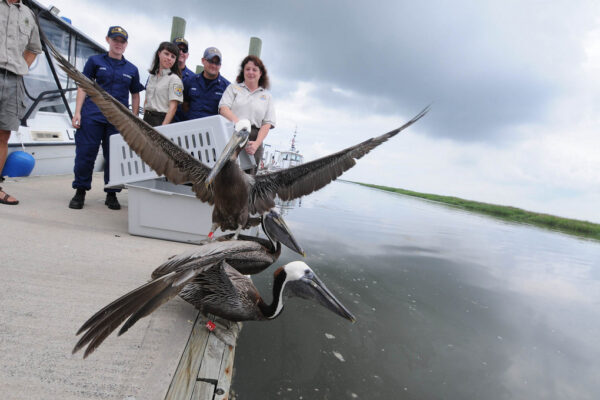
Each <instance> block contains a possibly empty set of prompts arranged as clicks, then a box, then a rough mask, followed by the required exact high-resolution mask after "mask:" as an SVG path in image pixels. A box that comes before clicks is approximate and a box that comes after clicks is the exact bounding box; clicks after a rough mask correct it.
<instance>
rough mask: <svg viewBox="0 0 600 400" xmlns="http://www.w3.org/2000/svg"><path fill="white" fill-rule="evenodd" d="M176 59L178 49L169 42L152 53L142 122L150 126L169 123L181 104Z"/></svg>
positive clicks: (180, 84) (181, 87) (180, 86)
mask: <svg viewBox="0 0 600 400" xmlns="http://www.w3.org/2000/svg"><path fill="white" fill-rule="evenodd" d="M178 57H179V48H178V47H177V46H176V45H175V44H173V43H171V42H162V43H161V44H160V46H158V50H156V52H155V53H154V60H153V61H152V67H151V68H150V70H149V72H150V77H149V78H148V83H146V101H145V103H144V121H146V122H147V123H149V124H150V125H152V126H158V125H167V124H169V123H171V121H172V120H173V117H174V116H175V112H176V111H177V106H178V105H179V103H181V102H183V83H182V82H181V72H180V71H179V65H178V64H177V58H178Z"/></svg>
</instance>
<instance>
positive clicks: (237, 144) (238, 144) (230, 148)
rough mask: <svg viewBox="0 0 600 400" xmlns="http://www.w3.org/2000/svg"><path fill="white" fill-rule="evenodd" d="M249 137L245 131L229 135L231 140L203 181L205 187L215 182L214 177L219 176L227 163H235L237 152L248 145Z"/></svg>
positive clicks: (248, 133)
mask: <svg viewBox="0 0 600 400" xmlns="http://www.w3.org/2000/svg"><path fill="white" fill-rule="evenodd" d="M249 136H250V132H249V131H247V130H246V129H242V130H241V131H234V132H233V135H231V139H229V142H228V143H227V145H226V146H225V148H224V149H223V152H222V153H221V155H220V156H219V158H218V159H217V161H216V162H215V165H214V166H213V167H212V169H211V170H210V173H209V174H208V177H207V178H206V181H205V182H206V186H208V185H210V184H211V183H212V182H213V181H214V180H215V177H216V176H217V175H218V174H219V172H221V170H222V169H223V167H224V166H225V164H226V163H227V161H230V160H231V161H235V159H236V158H237V155H238V154H239V150H241V149H242V148H243V147H244V146H245V145H246V143H248V137H249ZM238 149H239V150H238ZM236 150H237V152H236ZM234 154H235V156H234Z"/></svg>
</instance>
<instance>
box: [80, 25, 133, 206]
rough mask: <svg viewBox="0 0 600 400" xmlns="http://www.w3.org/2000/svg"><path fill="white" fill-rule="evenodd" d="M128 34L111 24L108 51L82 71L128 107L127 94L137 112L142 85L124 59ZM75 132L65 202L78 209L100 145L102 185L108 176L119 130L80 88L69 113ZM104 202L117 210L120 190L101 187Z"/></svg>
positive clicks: (88, 185) (96, 57)
mask: <svg viewBox="0 0 600 400" xmlns="http://www.w3.org/2000/svg"><path fill="white" fill-rule="evenodd" d="M128 38H129V35H128V34H127V31H125V29H123V28H122V27H120V26H111V27H110V28H108V33H107V34H106V42H107V43H108V47H109V49H108V53H105V54H96V55H93V56H91V57H90V58H89V59H88V61H87V62H86V63H85V66H84V67H83V74H84V75H85V76H87V77H88V78H90V79H91V80H92V81H95V82H96V83H97V84H98V85H100V86H101V87H102V88H103V89H104V90H106V91H107V92H108V93H109V94H110V95H112V96H113V97H114V98H115V99H117V100H118V101H119V102H121V103H122V104H123V105H124V106H125V107H129V94H130V93H131V109H132V110H133V113H134V114H136V115H137V114H138V112H139V107H140V92H141V91H142V90H144V86H143V85H142V84H141V83H140V75H139V72H138V69H137V67H136V66H135V65H133V64H132V63H130V62H129V61H127V60H125V57H123V53H124V52H125V49H126V48H127V40H128ZM72 123H73V127H74V128H77V132H76V133H75V167H74V168H73V172H74V174H75V180H74V181H73V189H75V190H76V193H75V196H74V197H73V198H72V199H71V202H70V203H69V208H74V209H81V208H83V203H84V201H85V193H86V191H88V190H90V189H91V188H92V173H93V171H94V162H95V161H96V156H97V155H98V150H99V148H100V145H102V152H103V154H104V159H105V160H106V163H105V165H104V184H107V183H108V179H109V176H110V175H109V172H110V171H109V165H110V163H109V146H108V143H109V138H110V136H112V135H114V134H117V133H119V132H118V131H117V130H116V129H115V127H114V126H113V125H112V124H110V123H109V122H108V121H107V120H106V117H105V116H104V115H103V114H102V112H100V110H99V109H98V107H97V106H96V104H94V102H93V101H92V100H91V99H90V98H89V97H88V96H86V94H85V92H84V91H83V90H82V89H79V88H78V89H77V98H76V103H75V114H74V115H73V121H72ZM104 191H105V192H106V201H105V202H104V204H106V205H107V206H108V208H110V209H111V210H119V209H120V208H121V205H120V204H119V201H118V200H117V195H116V192H120V191H121V189H104Z"/></svg>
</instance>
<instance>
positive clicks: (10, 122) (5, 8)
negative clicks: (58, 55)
mask: <svg viewBox="0 0 600 400" xmlns="http://www.w3.org/2000/svg"><path fill="white" fill-rule="evenodd" d="M0 31H1V32H2V34H1V35H0V171H2V169H3V168H4V163H5V162H6V156H7V155H8V139H9V138H10V132H11V131H16V130H18V129H19V125H20V119H21V118H22V117H23V115H24V113H25V103H24V97H25V96H24V94H25V93H24V92H25V89H24V87H23V75H26V74H27V72H28V71H29V66H31V64H32V63H33V61H34V60H35V57H36V56H37V55H38V54H40V53H41V52H42V44H41V43H40V33H39V31H38V27H37V24H36V22H35V16H34V15H33V12H32V11H31V10H30V9H29V8H28V7H27V6H25V5H24V4H23V3H22V2H21V1H19V0H0ZM1 180H2V177H0V181H1ZM0 204H9V205H15V204H19V201H18V200H17V199H15V198H14V197H12V196H10V195H9V194H8V193H6V192H4V191H3V190H2V188H1V187H0Z"/></svg>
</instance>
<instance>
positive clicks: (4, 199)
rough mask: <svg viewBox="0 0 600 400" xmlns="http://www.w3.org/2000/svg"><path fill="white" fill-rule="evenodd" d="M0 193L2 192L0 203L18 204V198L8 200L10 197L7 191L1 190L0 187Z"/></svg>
mask: <svg viewBox="0 0 600 400" xmlns="http://www.w3.org/2000/svg"><path fill="white" fill-rule="evenodd" d="M0 193H4V196H1V197H0V204H8V205H9V206H15V205H17V204H19V200H13V201H9V200H8V198H9V197H11V196H10V195H9V194H8V193H6V192H5V191H3V190H2V188H1V187H0Z"/></svg>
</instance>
